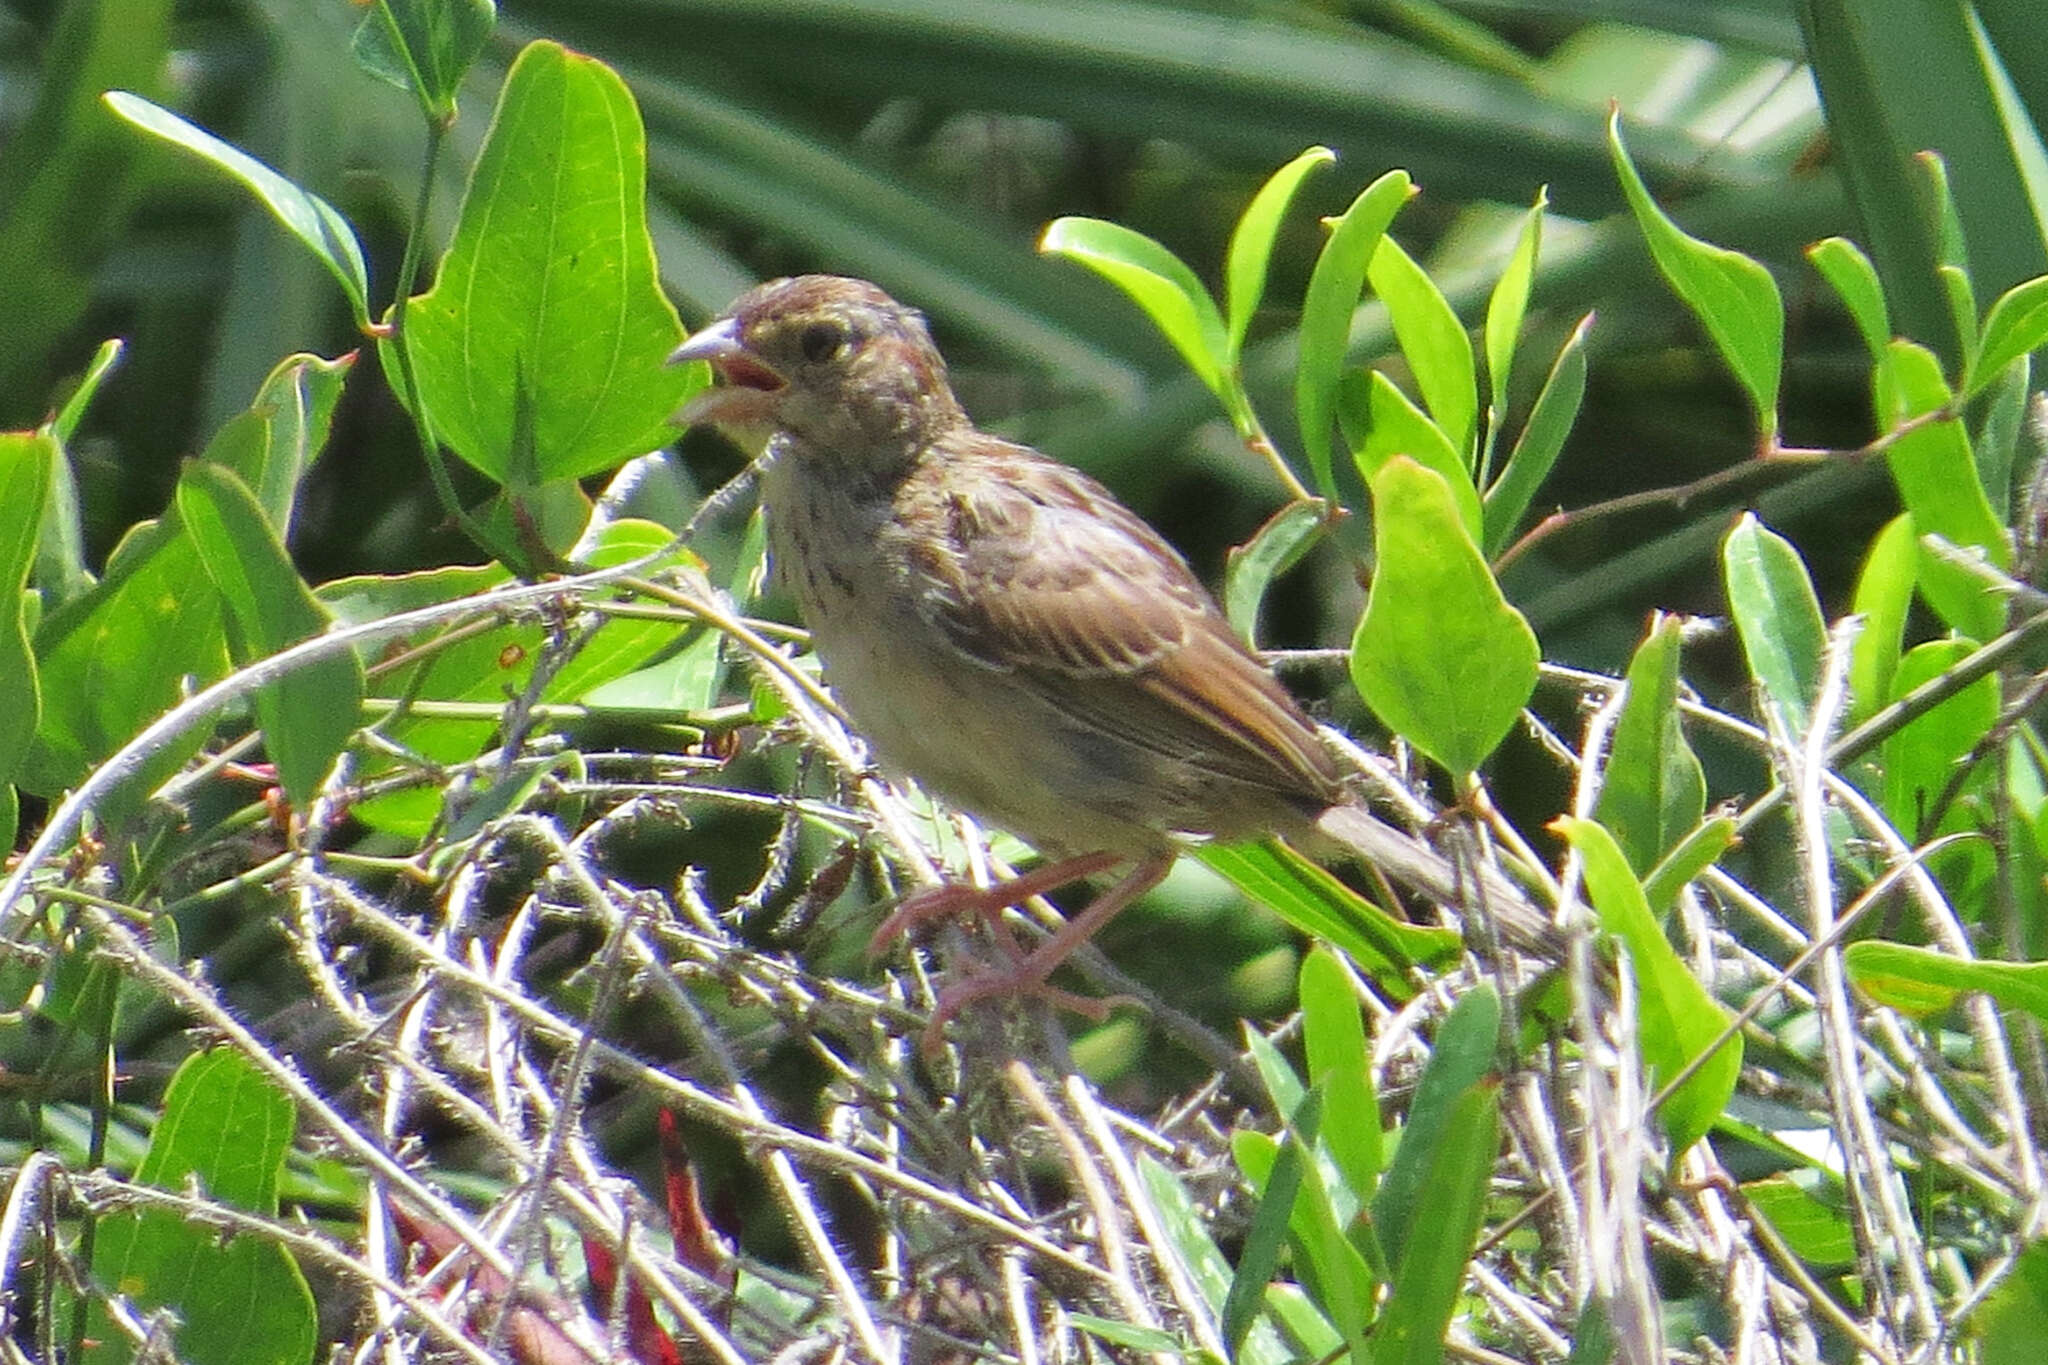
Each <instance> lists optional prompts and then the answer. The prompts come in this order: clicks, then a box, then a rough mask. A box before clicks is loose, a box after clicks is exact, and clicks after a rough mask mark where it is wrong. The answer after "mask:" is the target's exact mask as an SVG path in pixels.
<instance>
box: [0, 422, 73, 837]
mask: <svg viewBox="0 0 2048 1365" xmlns="http://www.w3.org/2000/svg"><path fill="white" fill-rule="evenodd" d="M57 458H59V453H58V449H57V441H56V438H55V437H52V436H44V435H30V434H28V433H26V432H5V433H0V697H6V698H7V699H8V703H7V705H5V706H0V794H4V808H0V836H4V837H0V848H12V847H13V846H14V833H15V828H14V827H15V819H16V816H17V814H18V810H17V807H16V804H15V801H14V787H13V782H14V774H15V772H16V770H17V769H19V768H20V767H21V762H22V759H23V758H24V757H26V756H27V754H28V749H29V745H30V744H31V743H32V742H33V741H34V739H35V733H36V722H37V720H38V719H39V718H40V716H41V715H42V699H41V689H40V687H39V686H38V685H37V681H36V659H35V654H34V653H33V652H32V651H31V650H30V649H29V634H28V618H27V615H26V613H27V609H28V604H29V599H28V596H27V588H28V573H29V569H30V568H31V567H32V566H33V565H34V563H35V557H36V532H37V528H38V526H39V524H40V523H41V520H42V511H43V503H44V498H45V492H46V490H47V488H48V486H49V480H50V465H51V463H52V461H53V460H55V459H57Z"/></svg>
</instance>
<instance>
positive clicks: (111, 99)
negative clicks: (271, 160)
mask: <svg viewBox="0 0 2048 1365" xmlns="http://www.w3.org/2000/svg"><path fill="white" fill-rule="evenodd" d="M104 98H105V99H106V102H107V105H108V107H109V108H111V109H112V110H113V111H114V112H115V113H117V114H119V115H120V116H121V117H122V118H124V119H127V120H128V121H129V122H130V123H132V124H134V125H135V126H136V127H138V128H141V129H142V130H143V131H144V132H149V133H154V134H156V135H157V136H158V137H160V138H162V139H164V140H165V141H166V142H169V143H170V144H171V145H173V146H175V147H182V148H184V149H185V150H186V151H188V152H190V153H192V154H193V155H194V156H196V157H199V158H200V159H201V160H203V161H206V162H209V163H211V164H212V165H214V166H217V167H219V168H220V169H221V170H223V171H226V172H227V173H228V174H229V175H231V176H233V177H234V178H235V179H237V180H239V181H241V182H242V183H243V184H244V185H246V186H247V187H248V188H249V189H250V190H251V191H252V192H253V193H254V194H255V195H256V197H257V198H258V199H260V200H262V201H263V204H264V207H266V208H268V209H269V210H270V212H271V213H272V215H274V216H275V217H276V218H277V221H278V222H280V223H282V224H284V227H285V230H286V231H287V232H289V233H291V234H292V236H294V237H296V238H298V239H299V240H300V241H301V242H304V243H305V244H306V245H307V246H308V247H309V248H311V249H312V252H313V254H314V256H316V257H318V258H319V260H320V263H321V264H322V265H325V266H326V267H327V269H328V272H329V273H330V274H332V275H333V276H334V278H335V280H336V281H337V282H338V283H339V284H340V285H341V290H342V292H343V293H344V294H346V295H348V302H349V307H350V308H351V309H352V310H353V311H354V313H355V318H356V325H357V326H358V327H367V326H369V323H370V303H369V298H370V275H369V270H368V268H367V267H366V266H364V264H363V248H362V246H361V244H360V243H358V242H357V241H356V234H355V230H354V229H352V228H351V227H349V225H348V220H347V219H346V218H343V217H342V216H341V214H340V213H339V212H338V211H337V210H336V209H335V207H334V206H333V205H332V204H330V203H328V202H327V201H326V200H325V199H322V198H321V197H320V196H319V195H317V194H313V193H311V192H310V191H307V190H302V189H300V188H299V187H298V186H297V185H294V184H293V183H292V182H291V181H289V180H287V179H285V178H284V177H283V176H281V175H279V174H278V173H277V172H276V171H273V170H271V169H270V167H268V166H266V165H264V164H263V163H262V162H260V161H258V160H256V159H255V158H254V157H252V156H249V155H248V154H246V153H244V152H241V151H239V150H237V149H236V148H233V147H230V146H229V145H228V144H227V143H225V142H222V141H221V140H220V139H219V138H217V137H215V136H214V135H213V134H211V133H209V132H207V131H206V130H205V129H204V128H201V127H199V126H198V125H197V124H193V123H188V122H186V121H185V120H184V119H182V118H179V117H178V116H177V115H176V114H174V113H172V112H171V111H170V110H168V109H165V108H162V107H160V106H158V105H155V104H151V103H150V102H149V101H148V100H146V99H144V98H142V97H141V96H140V95H132V94H130V93H128V92H127V91H125V90H109V91H108V92H107V93H106V95H105V97H104Z"/></svg>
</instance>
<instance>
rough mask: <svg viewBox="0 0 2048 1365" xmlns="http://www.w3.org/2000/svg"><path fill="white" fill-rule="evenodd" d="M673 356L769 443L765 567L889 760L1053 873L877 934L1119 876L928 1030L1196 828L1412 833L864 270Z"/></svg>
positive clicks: (743, 431)
mask: <svg viewBox="0 0 2048 1365" xmlns="http://www.w3.org/2000/svg"><path fill="white" fill-rule="evenodd" d="M671 360H672V361H683V360H708V361H710V362H711V364H712V366H713V368H714V369H715V370H716V372H717V374H718V376H719V378H720V379H721V380H722V381H723V382H722V383H720V384H719V385H717V386H715V387H713V388H711V389H707V390H705V391H704V392H702V393H701V394H699V395H698V396H697V397H696V398H695V399H693V400H692V401H691V403H690V404H689V405H688V406H687V407H685V408H684V410H683V413H682V418H683V420H685V421H690V422H710V423H713V424H715V425H717V426H719V427H721V428H723V429H725V430H727V431H729V432H732V433H735V434H740V435H752V436H754V437H756V438H758V437H760V436H762V435H765V436H766V438H767V447H766V460H767V462H766V465H765V468H764V470H763V472H762V475H761V499H762V504H763V506H764V507H765V509H766V511H767V517H768V537H769V548H770V553H771V555H772V557H773V560H774V563H775V566H776V572H777V573H778V574H779V576H780V579H781V581H782V582H783V583H785V584H786V585H787V586H788V588H789V590H790V592H791V593H792V594H793V595H794V597H795V599H796V601H797V603H798V605H799V607H800V608H801V609H802V612H803V617H804V621H805V624H806V625H808V626H809V628H810V632H811V640H812V643H813V645H814V647H815V648H816V650H817V653H818V655H819V657H820V658H821V659H822V660H823V661H824V665H825V674H826V681H827V682H828V683H830V685H831V687H832V690H833V691H834V692H835V693H836V694H837V696H838V698H839V700H840V701H841V703H842V704H843V705H844V707H845V709H846V713H847V715H848V716H849V717H851V718H852V720H853V722H854V724H855V725H856V726H857V727H858V729H859V730H860V731H861V733H862V734H863V735H864V736H865V737H866V738H867V740H868V741H869V742H870V744H872V746H873V748H874V751H875V753H876V755H877V756H878V757H879V758H880V759H881V760H882V762H883V763H884V764H885V765H887V766H890V767H893V768H896V769H898V770H900V771H902V772H905V773H908V774H910V775H911V776H912V777H914V778H916V779H917V781H918V782H919V783H921V784H923V785H924V786H925V787H926V788H927V789H928V790H930V791H932V792H933V793H935V794H936V795H938V796H940V797H942V798H944V799H945V800H947V801H949V802H952V803H954V804H955V805H958V806H960V807H962V808H963V809H966V810H968V811H971V812H973V813H974V814H976V815H979V816H982V817H984V818H986V819H987V820H988V821H990V822H991V823H993V824H995V825H998V826H1001V827H1002V828H1004V829H1007V830H1010V831H1011V832H1013V833H1015V834H1018V835H1020V836H1022V837H1023V838H1024V839H1026V840H1028V841H1030V842H1031V843H1033V844H1034V845H1036V846H1037V847H1039V848H1040V849H1041V850H1043V851H1045V852H1046V853H1047V854H1048V855H1049V856H1051V855H1059V856H1058V858H1057V859H1056V860H1055V861H1052V862H1051V863H1050V864H1049V865H1047V866H1045V867H1041V868H1039V869H1036V870H1034V871H1032V872H1030V873H1027V874H1025V875H1024V876H1022V877H1019V878H1017V879H1015V880H1013V881H1011V882H1008V883H1005V884H1003V885H1001V886H998V887H994V888H990V889H988V890H986V891H977V890H973V889H969V888H953V887H948V888H943V889H941V890H938V891H934V892H926V893H923V894H922V895H920V896H915V897H912V898H911V900H910V901H908V902H906V904H905V905H904V906H903V908H901V909H899V910H898V911H897V913H896V914H895V915H893V916H891V918H890V919H889V921H888V922H887V923H886V924H884V925H883V927H882V929H881V930H880V931H879V932H878V933H877V935H876V942H877V943H878V944H879V943H882V942H886V941H887V940H888V939H889V938H891V937H893V936H894V935H896V934H897V933H900V932H901V931H902V930H903V929H904V928H906V927H907V926H908V925H910V924H911V923H912V922H914V921H916V920H919V919H923V918H926V917H928V916H930V915H932V914H934V913H937V912H939V911H953V910H959V909H967V908H973V909H977V910H980V911H982V912H983V913H986V914H989V915H990V916H991V917H993V916H994V914H995V912H997V911H999V910H1000V909H1001V908H1002V907H1004V906H1008V905H1013V904H1015V903H1016V902H1018V901H1019V900H1022V899H1023V898H1025V897H1026V896H1030V895H1034V894H1037V893H1039V892H1043V891H1047V890H1050V889H1052V888H1054V887H1057V886H1061V885H1064V884H1065V883H1068V882H1071V881H1075V880H1078V879H1080V878H1082V877H1086V876H1092V875H1094V874H1096V873H1098V872H1102V871H1105V870H1107V869H1109V868H1111V867H1115V866H1119V865H1123V864H1129V865H1130V871H1128V872H1127V873H1126V874H1125V876H1124V877H1123V879H1122V880H1121V881H1119V882H1118V883H1117V884H1116V885H1115V886H1114V887H1112V888H1111V889H1110V890H1108V891H1107V892H1105V893H1103V894H1102V895H1101V896H1100V897H1098V898H1097V899H1096V900H1095V901H1094V902H1093V903H1092V904H1090V905H1089V906H1088V908H1087V909H1086V910H1084V911H1082V912H1081V913H1080V914H1078V915H1076V916H1075V917H1074V918H1073V919H1072V920H1070V921H1069V922H1068V924H1067V925H1066V927H1065V928H1064V929H1062V930H1061V931H1060V932H1059V933H1058V934H1056V935H1054V936H1053V937H1052V938H1051V939H1049V940H1047V941H1046V942H1045V943H1043V944H1042V945H1040V946H1039V947H1037V948H1036V949H1035V950H1034V951H1033V952H1031V953H1030V954H1029V955H1028V956H1025V957H1023V958H1022V959H1021V960H1019V961H1017V962H1015V963H1013V964H1012V965H1011V966H1010V967H1009V968H1008V969H1006V970H1003V971H999V972H993V973H989V974H985V975H982V976H977V977H973V978H970V979H968V980H966V981H963V982H960V983H958V984H956V985H955V986H953V987H951V988H950V989H948V990H947V991H946V992H945V993H944V994H943V995H942V996H941V997H940V1000H939V1004H938V1009H937V1013H936V1015H935V1016H934V1019H933V1024H932V1028H933V1030H934V1032H933V1033H931V1034H928V1035H927V1037H928V1038H935V1037H936V1030H937V1029H938V1028H939V1027H940V1026H941V1025H943V1023H944V1021H945V1020H946V1019H947V1018H949V1017H950V1016H952V1015H953V1014H955V1013H957V1012H958V1011H959V1009H960V1007H961V1006H962V1005H964V1004H966V1003H967V1002H968V1001H970V1000H973V999H977V998H980V997H982V996H987V995H993V994H998V993H1002V992H1006V991H1010V990H1015V989H1020V988H1029V989H1043V988H1044V982H1045V979H1046V977H1047V976H1048V975H1049V974H1050V973H1051V972H1052V970H1053V968H1054V967H1056V966H1057V965H1058V964H1059V963H1060V961H1061V960H1062V959H1064V958H1065V957H1066V956H1067V954H1069V953H1070V952H1071V951H1072V950H1073V949H1074V948H1075V947H1076V946H1078V945H1079V944H1080V943H1081V942H1082V941H1083V940H1085V939H1086V938H1087V937H1088V936H1089V935H1091V934H1093V933H1094V932H1095V931H1096V930H1097V929H1099V928H1100V927H1101V926H1102V925H1103V924H1104V923H1105V922H1106V921H1107V920H1108V919H1109V918H1110V917H1111V916H1112V915H1114V914H1115V913H1116V912H1117V911H1118V910H1120V909H1122V908H1123V907H1124V906H1125V905H1127V904H1128V903H1129V902H1130V901H1131V900H1133V899H1134V898H1135V897H1137V896H1139V895H1141V894H1142V893H1143V892H1145V891H1146V890H1147V889H1149V888H1150V887H1152V886H1154V885H1155V884H1157V883H1158V882H1159V881H1160V880H1161V878H1163V877H1164V876H1165V875H1166V872H1167V870H1168V868H1169V867H1171V866H1172V863H1173V860H1174V857H1175V855H1176V853H1177V852H1178V850H1179V849H1180V848H1182V847H1183V846H1184V845H1185V844H1186V842H1187V841H1188V839H1189V838H1190V837H1191V836H1208V837H1214V838H1217V839H1222V840H1237V839H1246V838H1252V837H1257V836H1261V835H1265V834H1272V833H1280V834H1289V833H1294V834H1300V833H1305V832H1307V831H1308V829H1309V828H1310V826H1311V825H1312V824H1313V823H1314V822H1315V821H1316V819H1317V817H1318V816H1320V815H1322V814H1324V813H1325V812H1327V811H1329V810H1330V808H1332V807H1333V806H1335V807H1339V808H1343V809H1347V810H1350V811H1353V812H1355V814H1356V815H1357V816H1358V818H1360V819H1362V820H1363V821H1365V822H1367V823H1368V824H1370V825H1372V826H1375V827H1376V828H1377V830H1378V831H1379V832H1380V833H1381V834H1383V835H1385V836H1386V837H1387V838H1391V839H1395V840H1399V839H1401V838H1403V836H1400V835H1397V834H1396V833H1395V832H1394V831H1393V830H1391V829H1389V828H1388V827H1387V826H1385V825H1381V824H1379V822H1378V821H1376V820H1374V819H1373V818H1372V817H1370V816H1368V815H1365V814H1364V812H1363V811H1362V810H1359V809H1358V808H1357V807H1356V806H1355V805H1353V804H1352V803H1351V802H1350V801H1349V799H1348V798H1347V797H1346V795H1345V792H1344V788H1343V783H1342V778H1343V774H1342V771H1341V770H1340V769H1339V767H1338V765H1337V763H1336V761H1335V760H1334V758H1333V756H1332V754H1331V752H1330V750H1329V749H1328V748H1327V747H1326V746H1325V745H1324V744H1323V742H1322V741H1321V740H1320V739H1319V738H1318V736H1317V734H1316V729H1315V726H1314V724H1313V723H1311V722H1310V720H1309V719H1308V717H1307V716H1306V715H1305V714H1303V712H1302V710H1301V708H1300V706H1299V705H1297V704H1296V702H1295V701H1294V699H1293V698H1292V697H1291V696H1289V695H1288V693H1287V691H1286V690H1285V689H1284V688H1283V687H1281V685H1280V683H1279V682H1278V681H1277V680H1276V679H1275V678H1274V677H1273V675H1272V673H1271V672H1270V671H1269V670H1268V669H1267V668H1266V666H1265V665H1264V664H1262V663H1260V662H1259V660H1258V659H1257V658H1256V657H1254V656H1253V655H1252V653H1251V652H1250V651H1249V650H1248V649H1247V648H1246V647H1245V645H1244V644H1243V642H1242V641H1240V640H1239V639H1238V637H1237V635H1236V634H1235V633H1234V632H1233V631H1232V630H1231V629H1230V626H1229V624H1228V622H1227V621H1225V619H1224V616H1223V613H1222V611H1221V610H1220V609H1219V608H1218V607H1217V605H1216V602H1215V599H1214V598H1212V597H1211V596H1210V595H1209V593H1208V591H1207V590H1206V589H1204V588H1203V586H1202V584H1201V582H1200V581H1199V580H1198V579H1197V578H1196V577H1195V575H1194V574H1193V573H1192V572H1191V571H1190V570H1189V569H1188V566H1187V564H1186V562H1185V561H1183V560H1182V559H1181V557H1180V556H1179V555H1178V554H1176V553H1175V552H1174V550H1173V548H1172V547H1171V546H1169V545H1168V544H1167V543H1166V542H1165V541H1164V540H1162V539H1160V537H1159V536H1158V535H1157V534H1156V533H1155V532H1154V531H1153V530H1152V529H1151V528H1150V527H1149V526H1147V525H1146V524H1145V523H1144V522H1143V521H1141V520H1139V518H1138V517H1137V516H1136V515H1135V514H1134V513H1132V512H1131V511H1129V510H1128V509H1127V508H1125V507H1124V506H1123V505H1122V504H1120V503H1119V502H1117V500H1116V499H1115V498H1114V497H1113V496H1111V494H1110V493H1109V491H1108V490H1107V489H1106V488H1104V487H1103V486H1102V485H1101V484H1099V483H1097V482H1096V481H1095V480H1094V479H1091V478H1089V477H1088V476H1087V475H1085V474H1082V473H1080V472H1079V471H1077V470H1074V469H1071V468H1069V467H1067V466H1065V465H1062V464H1059V463H1057V462H1055V461H1053V460H1051V459H1048V458H1047V457H1046V456H1044V455H1041V454H1039V453H1038V452H1037V451H1035V450H1032V449H1029V448H1028V447H1025V446H1021V445H1017V444H1014V443H1012V442H1009V441H1005V440H1002V439H1000V438H998V437H995V436H991V435H989V434H987V433H986V432H983V431H979V430H977V429H976V428H975V426H974V423H973V422H972V421H971V420H970V419H969V418H968V416H967V414H966V412H965V411H963V410H962V409H961V407H960V404H959V402H958V401H957V400H956V399H955V398H954V396H953V391H952V388H951V387H950V385H949V384H948V383H947V379H946V364H945V361H943V360H942V359H940V357H939V353H938V351H937V350H936V349H935V348H934V347H933V345H932V340H931V336H930V334H929V333H928V332H927V331H926V330H925V324H924V320H923V319H922V318H921V317H920V316H919V315H918V314H917V313H916V312H914V311H912V310H911V309H909V308H906V307H904V306H903V305H901V304H899V303H897V302H896V301H895V300H894V299H892V298H890V297H889V296H888V295H887V294H884V293H883V292H882V291H881V290H880V289H877V288H876V287H875V286H874V285H872V284H868V283H866V282H864V281H860V280H852V279H841V278H837V277H834V276H827V275H806V276H801V277H799V278H796V279H785V280H774V281H771V282H769V283H767V284H763V285H761V286H759V287H758V288H756V289H753V290H751V291H749V292H748V293H746V294H744V295H742V296H741V297H740V298H739V299H738V300H736V301H735V302H734V303H733V305H732V306H731V308H730V309H728V310H727V311H726V313H725V314H724V315H723V316H722V317H720V318H718V319H717V320H716V321H714V322H713V323H712V324H711V325H709V326H708V327H706V328H704V329H703V330H702V331H700V332H698V333H696V334H695V335H694V336H692V337H690V338H689V339H688V340H687V341H685V342H684V343H683V344H682V345H681V346H680V347H679V348H677V350H676V351H675V353H674V355H673V356H672V357H671ZM1338 837H1339V838H1340V839H1344V841H1345V842H1347V843H1354V844H1355V843H1356V842H1357V840H1356V839H1347V838H1345V836H1344V835H1343V834H1341V833H1340V834H1339V835H1338ZM1408 842H1409V843H1411V844H1412V843H1413V842H1414V841H1413V840H1409V841H1408ZM1423 852H1424V853H1427V850H1423ZM1368 856H1370V857H1372V858H1373V859H1374V860H1375V861H1376V862H1384V861H1386V855H1385V854H1383V853H1381V852H1375V851H1368ZM1429 857H1430V858H1432V859H1433V858H1434V855H1433V854H1431V855H1429ZM1396 861H1397V862H1398V858H1397V859H1396ZM1432 866H1433V870H1432V872H1431V873H1430V874H1428V875H1427V876H1426V877H1424V878H1423V880H1425V881H1427V882H1431V883H1433V885H1431V886H1429V887H1428V889H1430V890H1433V891H1436V892H1438V894H1442V893H1443V892H1444V891H1445V890H1447V889H1448V881H1449V878H1448V876H1447V873H1448V869H1447V868H1446V867H1445V866H1444V865H1443V863H1442V860H1441V859H1435V860H1434V863H1433V865H1432ZM1388 870H1389V871H1392V872H1394V874H1395V875H1396V876H1402V871H1401V869H1400V868H1398V867H1390V868H1389V869H1388ZM1403 879H1404V880H1409V881H1411V882H1413V881H1415V879H1416V878H1415V877H1414V876H1407V877H1404V878H1403Z"/></svg>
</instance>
